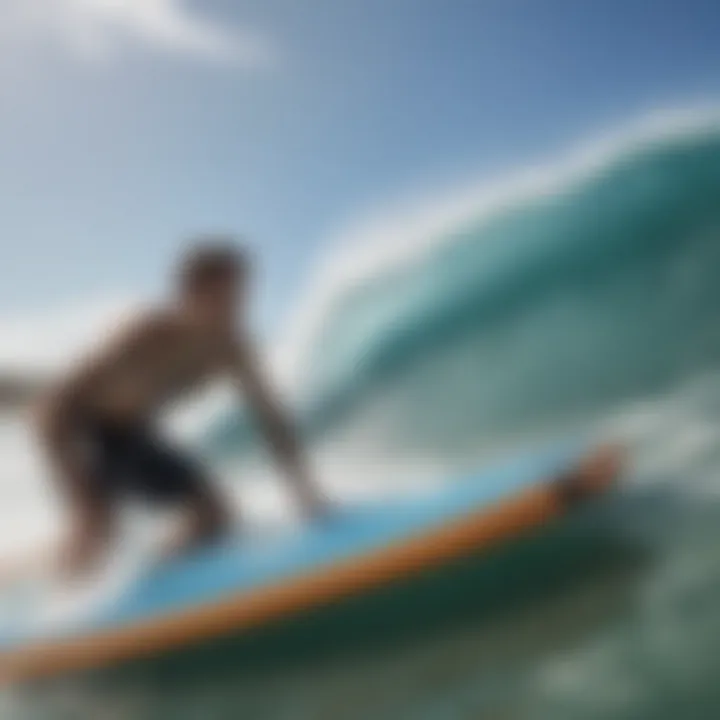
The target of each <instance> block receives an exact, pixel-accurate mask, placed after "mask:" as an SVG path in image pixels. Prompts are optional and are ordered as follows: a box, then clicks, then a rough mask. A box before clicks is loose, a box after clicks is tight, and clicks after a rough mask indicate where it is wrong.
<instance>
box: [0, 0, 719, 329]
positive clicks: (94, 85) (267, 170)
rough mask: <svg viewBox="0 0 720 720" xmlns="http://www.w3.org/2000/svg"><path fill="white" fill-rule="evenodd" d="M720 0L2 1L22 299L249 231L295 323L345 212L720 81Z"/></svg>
mask: <svg viewBox="0 0 720 720" xmlns="http://www.w3.org/2000/svg"><path fill="white" fill-rule="evenodd" d="M719 32H720V5H718V4H717V2H716V0H683V1H681V0H674V1H670V0H602V2H599V1H597V0H304V1H303V2H298V0H204V1H203V2H194V3H193V2H184V3H183V2H179V0H125V1H124V2H123V1H122V0H0V197H2V199H3V201H2V204H1V205H0V207H1V208H2V211H1V212H0V230H1V231H2V245H1V246H0V247H1V248H2V251H1V254H0V267H2V279H3V280H2V283H0V315H7V314H9V313H15V312H20V311H24V310H25V309H26V308H40V309H42V308H44V307H50V306H57V305H58V304H62V303H65V302H75V301H78V300H82V299H84V298H90V299H92V298H103V297H106V296H107V297H111V296H118V295H135V294H144V293H148V292H156V291H157V290H159V289H162V284H163V282H164V279H165V275H166V271H167V266H168V263H169V262H170V261H171V260H172V258H173V256H174V253H175V252H176V251H177V248H178V247H179V246H180V245H181V243H182V241H183V239H184V238H185V237H187V235H188V234H192V233H194V232H196V231H203V230H206V229H209V230H229V231H236V232H239V233H242V234H245V235H246V236H247V237H248V239H249V240H250V241H251V243H252V244H253V246H254V247H255V248H256V252H257V254H258V257H259V263H260V266H261V269H262V292H261V302H260V306H259V310H258V311H259V314H260V317H261V322H262V324H264V325H265V326H266V327H271V326H273V325H274V324H275V323H276V321H277V320H278V318H279V317H281V316H282V315H283V313H284V312H285V310H286V308H287V307H288V306H290V305H291V304H292V302H293V300H294V298H295V295H296V293H297V290H298V287H299V286H300V284H301V282H302V278H303V277H305V276H306V275H307V272H308V270H309V268H310V267H311V266H312V264H313V263H314V262H315V259H316V257H317V255H318V254H322V253H324V252H325V251H326V248H327V246H328V244H329V243H332V239H333V237H334V236H335V234H336V232H337V231H338V229H339V228H341V227H344V226H347V225H348V224H352V223H353V222H355V221H357V220H359V219H362V218H363V216H364V215H365V214H367V213H368V211H369V210H370V209H377V208H380V207H382V206H383V204H385V203H390V202H391V201H392V200H393V198H397V197H402V196H403V195H407V194H408V193H412V192H414V191H415V190H418V189H423V188H432V187H435V186H442V185H444V184H450V183H452V182H455V181H458V180H462V178H466V177H478V176H487V177H493V176H494V175H495V174H501V173H502V171H503V170H504V169H506V168H508V167H517V166H519V165H522V164H523V162H526V161H527V160H529V159H532V158H535V157H540V156H542V157H546V156H548V155H550V156H551V155H552V153H553V152H556V151H558V150H560V149H561V148H563V147H564V146H565V145H566V144H567V143H568V142H569V140H571V139H576V138H579V137H592V135H593V134H594V133H597V132H599V131H601V130H602V129H603V128H606V127H613V126H617V125H620V124H622V123H623V122H624V121H625V120H626V119H628V118H632V117H635V116H637V115H638V114H642V113H644V112H646V111H648V110H651V109H654V108H658V107H678V106H684V105H692V104H694V103H698V102H706V101H712V100H713V99H714V98H715V97H716V96H717V95H718V93H720V43H718V42H717V36H718V33H719Z"/></svg>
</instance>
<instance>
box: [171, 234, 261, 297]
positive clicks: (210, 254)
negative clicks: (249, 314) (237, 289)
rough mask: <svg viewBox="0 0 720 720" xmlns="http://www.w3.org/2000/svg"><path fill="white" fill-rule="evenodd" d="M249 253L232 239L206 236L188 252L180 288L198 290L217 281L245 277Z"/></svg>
mask: <svg viewBox="0 0 720 720" xmlns="http://www.w3.org/2000/svg"><path fill="white" fill-rule="evenodd" d="M248 264H249V262H248V257H247V253H246V251H245V250H244V249H243V248H241V247H240V246H239V245H237V244H235V243H233V241H232V240H229V239H227V238H221V237H204V238H200V239H198V240H195V241H194V242H193V243H192V244H191V245H190V247H189V249H188V250H186V251H185V254H184V255H183V257H182V259H181V261H180V266H179V272H178V279H179V282H180V285H181V287H182V288H183V289H185V290H195V289H198V288H201V287H203V286H206V285H209V284H212V283H213V282H216V281H218V280H224V279H227V278H230V277H236V276H242V275H244V274H245V272H246V271H247V269H248Z"/></svg>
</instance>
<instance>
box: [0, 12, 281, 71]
mask: <svg viewBox="0 0 720 720" xmlns="http://www.w3.org/2000/svg"><path fill="white" fill-rule="evenodd" d="M0 42H2V44H3V45H4V46H5V47H7V46H8V45H12V46H15V47H18V46H22V47H27V46H28V45H34V46H36V47H48V45H49V44H51V45H55V46H56V47H60V48H62V49H63V50H65V51H69V52H71V53H73V54H75V55H77V56H79V57H81V58H83V59H89V60H97V59H102V58H108V57H114V56H115V55H117V54H118V53H121V52H123V51H125V50H127V49H128V48H130V47H132V46H136V47H143V48H145V49H150V50H153V51H155V52H163V53H167V54H177V55H186V56H192V57H196V58H200V59H204V60H212V61H223V62H232V63H237V64H239V65H243V66H246V67H257V66H263V65H267V64H268V63H270V62H272V60H273V55H274V53H273V48H272V47H271V44H270V43H269V41H268V40H267V39H266V38H265V37H263V36H262V35H261V34H259V33H257V32H254V31H252V30H249V29H247V28H246V29H243V28H241V27H237V26H235V25H233V26H232V28H225V27H223V26H221V25H219V24H218V23H215V22H211V21H209V20H207V19H204V18H203V17H201V16H200V15H198V14H197V12H192V11H191V10H190V9H189V8H188V5H187V3H185V2H183V0H0Z"/></svg>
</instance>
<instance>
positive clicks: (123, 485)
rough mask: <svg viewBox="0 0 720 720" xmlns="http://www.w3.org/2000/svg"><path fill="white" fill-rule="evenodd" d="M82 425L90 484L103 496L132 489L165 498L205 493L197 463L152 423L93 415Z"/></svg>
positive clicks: (112, 496)
mask: <svg viewBox="0 0 720 720" xmlns="http://www.w3.org/2000/svg"><path fill="white" fill-rule="evenodd" d="M83 427H84V432H83V435H84V437H85V439H86V441H87V443H88V446H89V447H88V461H89V464H90V468H89V469H90V474H91V476H92V479H93V483H94V488H95V490H96V491H97V492H98V493H99V495H100V496H101V497H103V498H104V499H108V500H110V499H116V498H117V497H118V496H128V495H130V496H139V497H141V498H142V499H144V500H148V501H151V502H153V503H162V504H167V503H182V502H186V501H189V500H193V499H196V498H198V497H201V496H202V495H204V494H205V492H206V488H207V485H208V482H207V478H206V474H205V470H204V468H203V466H202V465H201V463H200V462H199V461H197V460H195V459H194V458H192V457H189V456H188V455H186V454H185V453H183V452H182V451H181V450H179V449H178V448H175V447H173V446H172V445H171V444H170V443H169V442H168V441H167V440H166V439H165V438H163V437H162V436H161V434H160V433H158V432H157V431H156V430H155V429H154V428H152V427H146V426H144V425H140V424H137V425H130V424H120V423H117V422H110V421H107V420H103V419H97V418H95V419H90V420H86V422H85V423H83Z"/></svg>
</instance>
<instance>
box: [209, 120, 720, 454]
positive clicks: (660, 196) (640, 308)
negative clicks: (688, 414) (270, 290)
mask: <svg viewBox="0 0 720 720" xmlns="http://www.w3.org/2000/svg"><path fill="white" fill-rule="evenodd" d="M682 117H683V120H682V122H680V121H678V120H677V118H676V117H671V118H670V119H667V118H665V119H663V120H662V121H657V120H655V121H653V122H648V123H645V124H641V126H640V127H641V130H635V131H634V132H632V133H625V134H624V135H622V136H621V138H620V139H618V140H615V141H613V142H608V141H606V142H603V143H600V144H597V145H596V146H594V150H593V151H590V150H588V147H592V146H586V147H584V148H583V149H582V150H581V151H578V152H577V153H575V154H574V155H572V156H571V159H570V160H568V161H567V162H565V163H561V164H559V165H554V166H552V167H548V168H546V170H545V171H543V170H542V168H534V169H533V170H532V172H529V173H524V174H521V175H520V178H521V179H520V180H519V181H518V182H517V183H515V184H514V185H513V183H500V184H498V186H497V187H496V188H494V189H493V188H492V187H490V189H488V190H486V191H485V193H484V194H481V193H479V192H477V191H476V190H473V191H472V192H467V193H466V194H465V195H464V196H462V197H460V196H458V198H457V201H456V203H455V204H454V205H452V203H447V202H445V203H441V208H440V209H436V210H435V211H433V209H432V208H429V209H426V210H425V211H424V216H425V218H426V219H427V222H426V224H425V227H423V223H422V222H421V221H419V220H418V219H417V218H416V219H415V220H413V221H412V222H410V223H409V225H408V227H411V228H412V232H411V233H409V234H408V233H407V232H405V233H399V235H400V237H399V239H398V242H397V247H395V248H394V249H393V248H391V249H382V248H381V249H380V250H379V251H373V250H369V251H368V250H367V249H366V250H365V255H364V256H363V255H362V254H361V255H358V254H357V251H356V250H353V251H351V252H347V251H345V252H346V254H345V256H344V257H345V259H344V260H343V261H342V262H341V263H339V264H337V265H336V269H337V274H336V275H335V276H334V277H333V276H332V271H333V268H332V265H326V267H325V270H324V274H325V276H326V277H328V278H330V279H329V280H326V281H325V283H324V284H321V288H320V290H318V291H316V293H315V295H314V296H312V297H310V298H309V299H308V301H307V302H306V303H305V305H304V310H302V311H301V312H300V315H299V316H298V318H296V323H297V324H298V325H299V326H300V329H301V330H302V332H299V333H298V336H297V337H295V346H294V348H293V349H292V351H289V350H288V347H292V345H293V344H292V343H289V344H288V345H286V347H285V357H286V359H287V358H290V359H291V360H292V363H293V366H294V373H293V375H294V378H293V382H292V385H293V386H294V390H295V397H296V402H297V403H298V407H299V408H300V416H301V420H302V426H303V428H304V430H305V432H306V433H307V434H308V436H311V437H314V438H318V437H320V438H322V437H323V436H325V435H327V434H328V433H330V432H337V431H338V429H339V428H341V427H343V426H347V425H348V424H351V425H355V426H364V427H367V426H368V424H369V423H370V424H372V425H373V426H374V428H375V429H376V430H377V431H378V432H377V435H378V437H379V438H382V439H383V440H384V441H386V442H391V440H389V439H388V433H390V435H391V436H392V438H393V441H395V440H397V441H400V440H401V439H402V440H404V441H405V442H408V443H410V444H415V445H416V446H418V447H426V446H427V444H428V443H431V444H435V445H437V446H438V447H439V448H442V447H446V445H448V444H449V445H454V446H458V445H460V444H462V443H463V442H466V443H472V442H473V441H474V440H475V439H477V438H478V437H479V436H483V437H484V436H487V435H488V434H490V435H492V434H495V435H500V434H503V433H508V432H512V431H515V430H519V429H521V428H528V429H529V428H532V427H539V426H540V424H541V423H545V424H547V423H548V422H554V421H558V420H559V419H560V418H561V417H571V416H573V415H576V414H578V413H584V412H588V411H592V410H596V409H599V408H601V407H607V406H608V404H609V403H613V402H617V401H621V400H627V399H628V398H634V397H642V396H644V395H649V394H652V393H657V392H661V391H662V390H663V388H666V387H670V386H672V384H673V383H677V382H679V381H681V380H682V379H683V378H686V377H689V376H692V375H694V374H696V373H702V372H707V371H708V370H709V369H711V368H713V367H715V366H716V365H717V363H718V360H719V359H720V331H719V330H718V328H717V323H716V317H717V316H718V310H720V287H719V286H718V284H717V282H716V277H717V271H718V268H720V123H718V122H717V117H716V116H715V115H713V114H712V113H709V114H707V113H706V114H702V115H698V116H693V115H692V114H689V115H684V116H682ZM513 187H514V188H515V189H514V191H513V190H512V188H513ZM461 195H462V194H461ZM413 233H414V235H413ZM376 234H377V235H378V237H380V240H381V242H384V243H387V241H388V238H387V236H386V235H383V233H380V232H379V231H378V230H377V228H376ZM412 237H414V238H415V242H414V244H413V242H412ZM356 240H357V238H356ZM369 244H370V246H371V247H372V246H373V243H372V242H371V243H369ZM364 245H365V246H366V248H367V245H368V243H367V238H366V242H365V243H364ZM355 247H357V243H356V244H355ZM375 247H376V248H377V243H375ZM413 248H414V250H413ZM341 257H342V256H341ZM362 257H365V258H366V259H365V260H362V259H361V258H362ZM353 258H354V259H355V261H356V264H355V265H353V264H352V261H353ZM367 258H371V259H372V258H374V260H368V259H367ZM379 258H382V259H379ZM353 268H354V269H353ZM319 298H320V299H319ZM301 321H302V322H301ZM296 329H297V328H296ZM310 329H311V330H310ZM299 337H302V341H299V340H298V338H299ZM213 434H214V441H215V444H216V445H217V446H222V447H225V448H231V447H232V448H234V449H240V448H241V447H244V446H247V444H248V442H252V441H253V438H254V435H253V433H252V428H251V423H250V422H249V421H248V419H247V418H246V417H244V416H239V417H238V416H234V417H233V418H231V419H230V420H227V419H225V420H224V421H223V422H222V423H221V424H220V425H219V426H218V427H216V428H215V429H214V433H213Z"/></svg>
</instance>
